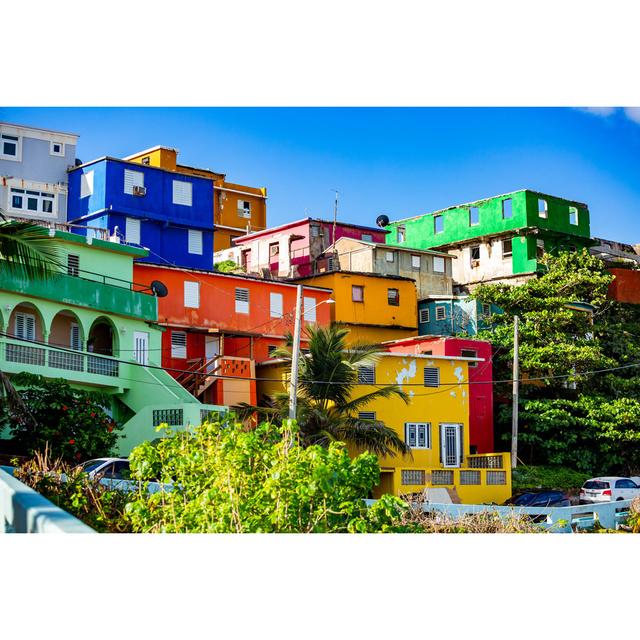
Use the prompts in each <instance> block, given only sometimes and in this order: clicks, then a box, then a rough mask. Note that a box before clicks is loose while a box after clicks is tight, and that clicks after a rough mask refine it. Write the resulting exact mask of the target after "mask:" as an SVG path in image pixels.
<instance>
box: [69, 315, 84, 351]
mask: <svg viewBox="0 0 640 640" xmlns="http://www.w3.org/2000/svg"><path fill="white" fill-rule="evenodd" d="M70 344H71V348H72V349H74V350H75V351H80V350H81V349H82V344H81V342H80V326H79V325H78V324H76V323H75V322H72V323H71V339H70Z"/></svg>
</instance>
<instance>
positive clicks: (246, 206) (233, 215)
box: [124, 146, 267, 252]
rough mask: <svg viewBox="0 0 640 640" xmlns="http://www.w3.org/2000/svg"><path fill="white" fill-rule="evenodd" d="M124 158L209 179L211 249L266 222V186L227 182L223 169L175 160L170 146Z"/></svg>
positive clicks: (259, 228) (221, 247)
mask: <svg viewBox="0 0 640 640" xmlns="http://www.w3.org/2000/svg"><path fill="white" fill-rule="evenodd" d="M124 159H125V160H127V161H129V162H137V163H140V164H146V165H149V166H152V167H160V168H162V169H166V170H168V171H175V172H177V173H182V174H187V175H193V176H199V177H201V178H209V179H210V180H211V181H212V183H213V184H212V188H213V190H214V199H213V208H214V210H213V212H212V216H213V224H214V234H213V250H214V252H215V251H220V250H222V249H228V248H229V247H231V243H232V239H233V238H237V237H239V236H243V235H246V234H247V233H251V232H255V231H262V230H263V229H265V228H266V226H267V189H266V187H248V186H246V185H241V184H235V183H232V182H227V180H226V176H225V174H224V173H217V172H215V171H210V170H209V169H198V168H196V167H190V166H187V165H184V164H178V151H177V149H172V148H171V147H162V146H158V147H153V148H152V149H146V150H145V151H140V152H139V153H135V154H133V155H132V156H129V157H127V158H124Z"/></svg>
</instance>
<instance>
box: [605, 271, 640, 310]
mask: <svg viewBox="0 0 640 640" xmlns="http://www.w3.org/2000/svg"><path fill="white" fill-rule="evenodd" d="M608 271H609V273H611V274H612V275H614V276H615V278H614V280H613V282H612V283H611V284H610V285H609V291H608V292H607V296H608V297H609V298H610V299H612V300H616V301H617V302H627V303H629V304H640V270H637V269H624V268H618V267H610V268H609V269H608Z"/></svg>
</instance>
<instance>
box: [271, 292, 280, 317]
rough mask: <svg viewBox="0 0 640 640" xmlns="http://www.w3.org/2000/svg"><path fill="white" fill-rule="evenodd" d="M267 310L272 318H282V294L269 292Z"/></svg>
mask: <svg viewBox="0 0 640 640" xmlns="http://www.w3.org/2000/svg"><path fill="white" fill-rule="evenodd" d="M269 311H270V315H271V317H272V318H282V294H281V293H270V294H269Z"/></svg>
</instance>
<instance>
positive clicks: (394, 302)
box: [387, 289, 400, 307]
mask: <svg viewBox="0 0 640 640" xmlns="http://www.w3.org/2000/svg"><path fill="white" fill-rule="evenodd" d="M387 303H388V304H390V305H391V306H393V307H397V306H399V305H400V290H399V289H387Z"/></svg>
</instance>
